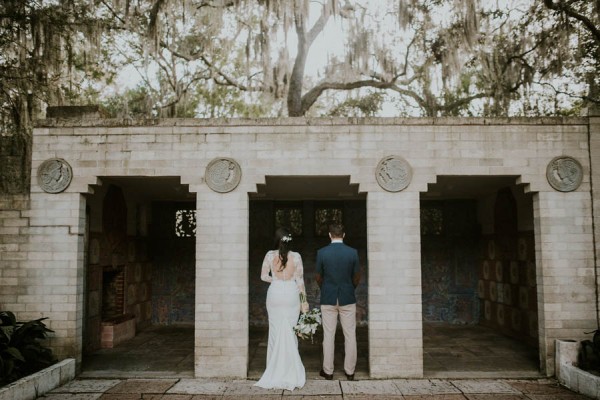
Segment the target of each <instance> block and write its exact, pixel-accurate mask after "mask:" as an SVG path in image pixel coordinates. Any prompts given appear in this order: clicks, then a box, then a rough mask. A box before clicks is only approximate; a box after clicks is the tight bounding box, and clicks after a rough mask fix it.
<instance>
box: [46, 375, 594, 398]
mask: <svg viewBox="0 0 600 400" xmlns="http://www.w3.org/2000/svg"><path fill="white" fill-rule="evenodd" d="M254 382H255V381H253V380H229V381H226V380H207V379H76V380H74V381H71V382H69V383H68V384H66V385H64V386H61V387H59V388H57V389H55V390H53V391H51V392H49V393H47V394H46V395H44V396H41V397H38V399H46V400H67V399H68V400H96V399H100V400H109V399H110V400H134V399H152V400H208V399H219V400H225V399H232V400H233V399H235V400H241V399H255V400H258V399H285V398H291V399H293V400H301V399H306V400H317V399H326V400H342V399H353V400H367V399H405V400H425V399H432V400H465V399H468V400H518V399H524V400H527V399H529V400H585V399H589V398H588V397H586V396H583V395H580V394H577V393H574V392H572V391H569V390H567V389H565V388H563V387H561V386H559V385H558V384H557V382H556V381H555V380H552V379H532V380H513V379H451V380H450V379H449V380H446V379H391V380H359V381H353V382H350V381H346V380H332V381H326V380H323V379H311V380H308V381H307V382H306V385H305V386H304V387H303V388H302V389H299V390H294V391H292V392H290V391H284V390H265V389H261V388H257V387H254V386H253V384H254Z"/></svg>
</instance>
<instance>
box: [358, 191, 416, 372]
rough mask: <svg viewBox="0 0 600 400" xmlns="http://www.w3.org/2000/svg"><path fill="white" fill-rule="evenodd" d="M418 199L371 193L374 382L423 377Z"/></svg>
mask: <svg viewBox="0 0 600 400" xmlns="http://www.w3.org/2000/svg"><path fill="white" fill-rule="evenodd" d="M419 207H420V206H419V193H418V192H408V191H402V192H398V193H390V192H384V191H375V192H369V195H368V198H367V236H368V249H369V364H370V373H371V377H373V378H421V377H422V376H423V324H422V311H421V308H422V304H421V303H422V300H421V290H422V289H421V248H420V245H421V236H420V216H419V215H420V214H419Z"/></svg>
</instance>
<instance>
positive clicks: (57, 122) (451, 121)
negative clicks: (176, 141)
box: [35, 117, 590, 128]
mask: <svg viewBox="0 0 600 400" xmlns="http://www.w3.org/2000/svg"><path fill="white" fill-rule="evenodd" d="M589 121H590V119H589V118H588V117H531V118H527V117H513V118H508V117H507V118H483V117H439V118H430V117H423V118H416V117H412V118H398V117H381V118H344V117H335V118H334V117H331V118H329V117H322V118H304V117H284V118H137V119H132V118H89V117H88V118H86V117H73V118H46V119H40V120H37V121H35V126H36V128H62V127H133V126H207V127H211V126H218V127H233V126H348V125H350V126H352V125H356V126H363V125H404V126H410V125H419V126H425V125H430V126H438V125H457V126H460V125H588V124H589Z"/></svg>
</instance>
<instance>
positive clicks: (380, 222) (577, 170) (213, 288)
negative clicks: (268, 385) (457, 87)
mask: <svg viewBox="0 0 600 400" xmlns="http://www.w3.org/2000/svg"><path fill="white" fill-rule="evenodd" d="M598 171H600V118H594V117H581V118H536V119H478V118H475V119H463V118H460V119H458V118H457V119H452V118H448V119H445V118H442V119H302V118H300V119H296V118H290V119H276V120H271V119H265V120H233V119H232V120H194V119H175V120H144V121H131V120H105V119H100V118H96V117H95V115H93V114H92V115H86V116H84V117H81V118H75V119H68V118H49V119H46V120H43V121H40V122H39V124H38V126H37V128H36V129H35V130H34V133H33V145H32V165H31V175H32V179H31V192H30V194H29V195H4V196H3V197H2V198H1V201H0V204H1V206H2V207H1V208H0V251H1V253H0V308H1V309H7V310H12V311H14V312H16V313H17V314H18V316H19V318H20V319H30V318H39V317H48V318H49V319H48V323H49V326H50V328H52V329H53V330H54V332H55V333H54V335H53V337H52V339H51V345H52V346H53V348H54V349H55V351H56V353H57V354H58V355H59V356H60V357H75V358H77V360H79V361H81V359H82V354H85V353H86V352H89V351H94V350H95V349H99V348H101V347H107V346H108V347H110V346H111V345H113V344H114V342H118V341H120V340H122V339H123V338H125V337H128V335H129V332H130V331H128V329H138V330H140V329H144V328H145V327H148V326H150V325H153V324H167V325H168V324H173V325H177V324H192V325H193V326H194V327H195V346H194V349H193V351H194V359H195V371H194V372H195V376H197V377H246V376H247V365H248V328H249V326H253V325H264V324H265V316H264V308H263V307H264V305H263V303H264V294H265V291H266V287H265V286H264V285H261V284H260V280H259V269H260V263H261V261H262V257H263V255H264V253H265V252H266V250H268V249H269V248H270V246H271V244H272V243H271V240H272V236H273V232H274V229H275V227H277V226H278V225H282V224H285V225H287V226H290V227H291V228H292V230H293V232H294V237H295V242H296V245H297V246H298V248H297V250H299V251H300V253H301V254H302V256H303V258H304V260H305V270H306V276H305V278H306V281H307V287H308V294H309V300H310V301H311V304H312V305H316V304H318V287H316V285H315V283H314V279H313V274H314V270H313V269H311V266H312V263H313V262H314V254H315V252H316V249H317V248H318V247H320V246H322V245H324V244H326V243H327V237H326V231H324V227H325V226H326V223H327V222H328V221H330V220H332V219H333V220H340V221H342V222H343V223H344V224H345V225H346V227H347V241H348V243H349V244H350V245H352V246H354V247H356V248H357V249H358V250H359V253H360V257H361V268H362V270H363V275H364V276H365V277H366V279H365V280H364V281H363V283H362V284H361V286H360V287H359V288H358V295H359V304H358V310H359V314H358V319H359V324H360V325H362V326H366V327H368V350H369V351H368V353H369V354H368V359H369V374H370V376H371V377H373V378H386V377H422V376H423V358H424V352H423V326H424V323H426V322H440V323H448V324H480V325H485V326H489V327H492V328H494V330H496V331H498V332H501V333H503V334H505V335H508V336H511V337H513V338H515V339H516V340H518V341H519V342H521V343H526V344H527V345H529V346H531V347H533V348H536V349H537V351H538V354H539V369H540V371H541V372H542V373H543V374H546V375H552V374H553V372H554V360H553V357H554V342H555V339H560V338H570V339H580V338H583V337H585V335H584V332H587V331H590V330H593V329H596V328H597V327H598V298H597V293H598V276H597V275H598V271H597V267H596V258H597V247H598V246H597V244H598V239H597V238H596V237H597V235H598V228H596V231H594V227H598V226H600V223H598V221H596V220H595V216H597V215H600V214H599V213H600V208H599V205H600V203H599V201H600V200H599V199H600V193H599V191H598V189H597V187H599V186H598V182H600V180H599V179H598V178H599V172H598ZM594 184H595V185H594Z"/></svg>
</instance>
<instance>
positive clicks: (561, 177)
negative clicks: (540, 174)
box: [546, 156, 583, 192]
mask: <svg viewBox="0 0 600 400" xmlns="http://www.w3.org/2000/svg"><path fill="white" fill-rule="evenodd" d="M546 179H548V183H549V184H550V186H552V187H553V188H554V189H556V190H558V191H559V192H571V191H573V190H575V189H577V188H578V187H579V185H581V181H582V179H583V168H582V167H581V164H580V163H579V161H577V160H576V159H574V158H572V157H569V156H559V157H554V158H553V159H552V161H550V163H548V167H547V168H546Z"/></svg>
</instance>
